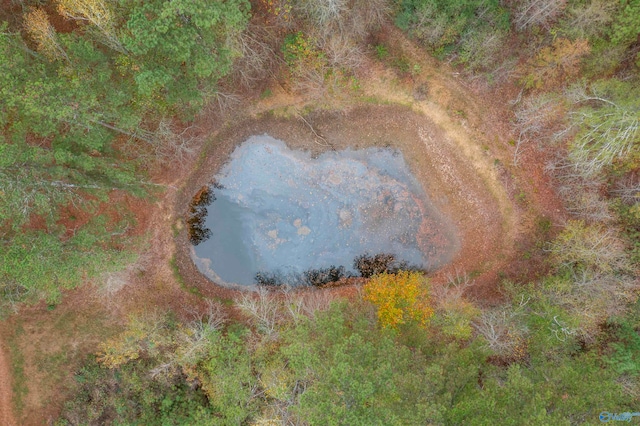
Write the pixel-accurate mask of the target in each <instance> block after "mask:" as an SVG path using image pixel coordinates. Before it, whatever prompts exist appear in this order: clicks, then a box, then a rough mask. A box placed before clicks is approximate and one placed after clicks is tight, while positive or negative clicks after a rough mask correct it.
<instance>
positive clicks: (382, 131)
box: [174, 105, 502, 296]
mask: <svg viewBox="0 0 640 426" xmlns="http://www.w3.org/2000/svg"><path fill="white" fill-rule="evenodd" d="M261 134H268V135H270V136H272V137H274V138H276V139H280V140H282V141H284V142H285V143H286V144H287V145H288V146H289V147H290V148H291V149H298V150H305V151H309V152H310V153H311V154H312V155H314V156H315V155H319V154H321V153H323V152H326V151H329V150H342V149H346V148H350V149H354V150H357V149H364V148H368V147H381V148H395V149H398V150H400V151H401V152H402V153H403V155H404V157H405V160H406V162H407V164H408V166H409V168H410V170H411V172H412V173H413V174H414V176H415V177H416V179H418V181H419V182H420V183H421V184H422V185H423V187H424V189H425V191H426V193H427V194H428V196H429V197H430V199H431V201H432V203H433V205H434V207H435V208H436V209H437V210H438V211H439V212H440V213H441V214H442V215H443V216H446V217H447V218H449V220H450V221H451V222H453V223H454V224H455V226H456V227H457V240H458V241H459V242H460V245H459V247H457V250H456V252H457V254H456V255H455V256H454V258H453V259H452V260H451V261H450V262H449V263H447V264H446V265H444V266H442V267H441V268H439V269H437V270H436V271H434V272H433V273H432V274H431V275H432V276H433V277H434V279H435V280H436V281H441V279H439V278H443V277H444V276H446V275H449V274H451V273H452V272H453V271H458V270H465V271H478V272H480V273H481V272H482V270H483V269H486V266H487V265H485V264H486V263H487V262H489V261H490V259H491V258H492V257H493V256H495V253H496V252H498V251H499V250H498V245H499V241H500V239H501V234H502V225H501V222H502V218H501V214H500V209H499V206H498V204H497V202H496V200H495V199H494V197H493V196H492V192H491V190H490V188H488V187H486V186H485V185H484V184H483V182H482V181H481V180H480V179H478V177H477V176H476V173H475V171H474V169H473V167H472V166H471V165H470V164H468V163H467V162H466V161H465V159H464V158H461V155H460V154H459V152H457V149H456V144H455V143H454V142H453V141H451V140H449V139H448V138H447V136H446V134H445V133H444V132H443V131H442V130H441V129H439V128H438V127H437V126H436V125H435V124H434V123H433V122H432V121H431V120H430V119H429V118H428V117H427V116H425V115H422V114H420V113H418V112H414V111H413V110H411V109H410V108H408V107H403V106H394V105H391V106H389V105H360V106H354V107H352V108H350V109H349V110H341V111H328V110H317V111H312V112H310V113H308V114H306V115H305V116H304V117H302V116H299V115H294V116H292V117H279V116H275V115H274V114H273V113H265V114H263V115H261V116H260V117H257V118H245V119H244V120H236V121H235V123H234V124H229V125H228V126H227V128H225V129H223V130H221V131H220V132H218V134H216V135H215V136H214V137H212V139H211V141H210V143H209V145H208V146H207V148H206V150H205V152H204V153H203V157H202V158H204V160H203V161H202V162H201V164H200V165H199V167H198V168H197V169H195V170H194V171H193V173H192V174H191V176H190V177H189V178H188V179H187V180H186V182H185V184H184V185H183V186H182V188H181V190H180V193H179V195H178V197H177V202H176V204H175V212H174V214H175V216H174V217H176V218H177V221H178V222H177V224H176V225H177V226H176V227H177V228H178V229H180V232H179V233H178V236H177V238H176V241H177V251H176V257H175V260H176V266H177V267H178V271H179V273H180V275H181V276H182V277H183V279H184V280H185V282H187V283H189V285H193V286H195V287H197V289H198V290H199V291H200V292H201V293H203V294H205V295H206V294H208V293H210V287H211V286H212V285H214V284H215V283H212V282H211V281H210V280H209V279H207V278H206V277H204V276H203V275H202V274H201V273H200V272H199V271H198V269H197V267H196V266H195V264H194V263H193V261H192V259H191V254H190V253H191V244H190V242H189V239H188V234H187V231H186V226H185V225H184V221H185V218H186V217H187V214H188V206H189V203H190V201H191V199H192V198H193V196H194V195H195V194H196V193H197V192H198V190H200V188H202V187H203V186H205V185H207V184H208V183H209V182H210V181H211V179H212V177H213V176H214V175H215V174H216V173H218V171H219V170H220V169H221V168H222V167H223V166H224V164H225V163H226V162H227V161H228V159H229V156H230V155H231V153H232V152H233V150H234V149H235V148H236V147H237V146H238V145H239V144H241V143H243V142H244V141H246V140H247V139H248V138H249V137H251V136H253V135H261ZM216 287H219V286H217V285H216ZM218 290H220V289H218ZM226 290H228V291H229V292H230V293H235V292H236V291H237V290H233V289H226ZM230 296H231V294H230Z"/></svg>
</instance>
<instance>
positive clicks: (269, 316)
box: [236, 287, 282, 337]
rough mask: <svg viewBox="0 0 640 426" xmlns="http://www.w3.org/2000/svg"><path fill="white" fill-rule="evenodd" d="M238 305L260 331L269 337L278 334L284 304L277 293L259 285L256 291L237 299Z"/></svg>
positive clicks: (246, 293)
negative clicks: (272, 292) (282, 304)
mask: <svg viewBox="0 0 640 426" xmlns="http://www.w3.org/2000/svg"><path fill="white" fill-rule="evenodd" d="M236 306H238V307H239V308H240V309H241V310H242V311H243V312H244V313H245V314H247V315H248V316H249V318H250V319H251V321H253V323H254V324H255V326H256V327H257V329H258V331H260V332H261V333H263V334H265V335H266V336H267V337H275V336H276V335H277V326H278V324H279V323H280V321H281V320H282V311H281V308H282V306H281V303H280V301H279V300H278V298H277V296H276V295H275V294H271V293H270V292H269V291H268V290H267V289H265V288H264V287H258V290H257V291H256V292H248V291H247V292H245V293H243V294H242V296H240V298H239V300H236Z"/></svg>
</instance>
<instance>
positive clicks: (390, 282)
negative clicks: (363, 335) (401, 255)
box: [364, 271, 433, 328]
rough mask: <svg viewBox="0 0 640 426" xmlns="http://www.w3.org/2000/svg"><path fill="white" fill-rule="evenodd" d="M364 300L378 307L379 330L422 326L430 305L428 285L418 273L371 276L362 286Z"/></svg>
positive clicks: (404, 272) (427, 318) (426, 318)
mask: <svg viewBox="0 0 640 426" xmlns="http://www.w3.org/2000/svg"><path fill="white" fill-rule="evenodd" d="M364 294H365V296H364V299H365V300H367V301H369V302H372V303H373V304H374V305H376V307H377V308H378V319H379V321H380V324H382V326H383V327H391V328H397V327H398V325H400V324H406V323H416V322H417V323H418V324H419V325H421V326H426V325H427V323H428V322H429V319H430V318H431V316H433V309H432V308H431V306H430V300H429V290H428V282H427V280H426V279H425V278H424V276H423V275H422V274H421V273H418V272H408V271H400V272H398V273H397V274H388V273H386V272H385V273H382V274H379V275H376V276H374V277H373V278H372V279H371V280H370V281H369V282H368V283H367V284H366V285H365V286H364Z"/></svg>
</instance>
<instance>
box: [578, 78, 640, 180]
mask: <svg viewBox="0 0 640 426" xmlns="http://www.w3.org/2000/svg"><path fill="white" fill-rule="evenodd" d="M566 96H567V98H568V99H570V100H571V101H572V102H573V104H574V105H575V106H576V107H579V106H580V105H589V104H590V103H594V102H595V103H596V104H597V105H599V106H600V105H601V106H602V107H600V108H596V109H594V108H583V109H579V110H577V111H573V112H572V113H571V114H570V115H571V118H572V121H573V123H572V126H575V127H577V128H579V129H585V130H584V131H582V132H581V133H580V134H579V136H578V137H577V139H576V140H575V141H574V143H573V146H572V149H571V152H570V155H569V157H570V159H571V160H572V162H573V163H574V168H575V169H576V171H580V172H581V173H583V174H584V175H585V176H587V177H593V176H595V175H597V174H598V173H599V172H600V171H601V170H602V169H603V168H604V167H606V166H609V165H611V164H612V163H613V161H614V160H615V159H619V158H626V157H627V156H629V154H630V153H631V152H632V150H633V147H634V146H636V145H637V144H638V142H639V140H640V116H639V115H638V110H637V109H636V108H633V107H626V106H623V105H620V104H617V103H615V102H613V101H612V100H611V99H608V98H606V97H605V96H603V95H600V94H599V93H598V92H597V90H596V89H595V88H593V87H592V88H587V87H586V85H585V84H577V85H574V86H571V87H570V88H569V89H568V90H567V91H566Z"/></svg>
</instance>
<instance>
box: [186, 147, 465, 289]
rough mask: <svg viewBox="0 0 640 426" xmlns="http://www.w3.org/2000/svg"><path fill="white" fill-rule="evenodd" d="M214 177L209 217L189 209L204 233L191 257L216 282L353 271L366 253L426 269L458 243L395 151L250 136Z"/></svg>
mask: <svg viewBox="0 0 640 426" xmlns="http://www.w3.org/2000/svg"><path fill="white" fill-rule="evenodd" d="M214 179H215V182H216V184H217V187H216V188H215V189H214V188H211V190H212V191H213V193H214V196H213V195H211V196H210V198H211V200H215V201H213V202H212V203H211V204H210V205H209V206H207V207H206V209H207V214H206V216H203V215H202V208H203V207H202V206H201V205H198V204H197V203H194V205H198V206H199V207H198V209H197V211H196V214H195V215H194V216H193V217H194V218H195V219H197V222H198V223H197V225H198V226H199V227H200V228H199V229H196V230H195V231H192V233H191V234H192V235H196V234H197V235H198V236H201V235H204V236H207V238H202V239H196V240H194V239H193V238H192V242H193V243H194V244H195V245H194V248H193V250H192V258H193V260H194V262H195V263H196V265H197V267H198V269H199V270H200V271H201V272H202V273H203V274H205V275H206V276H207V277H209V278H210V279H211V280H213V281H214V282H217V283H221V284H240V285H251V284H254V283H255V277H256V274H259V273H263V274H265V273H266V274H275V273H278V274H280V275H281V276H291V277H295V276H302V275H301V274H303V273H304V272H305V271H309V270H320V269H323V268H330V267H333V266H344V268H345V270H346V271H347V272H355V270H354V259H356V258H357V257H358V256H360V255H362V254H363V253H371V254H376V253H388V254H391V255H393V256H395V258H396V259H398V260H399V261H402V262H405V264H407V265H412V266H413V267H418V268H421V269H432V268H435V267H438V266H439V265H441V264H443V263H446V262H448V261H449V260H450V259H451V258H452V256H453V255H454V254H455V252H456V251H457V249H458V247H459V241H458V240H457V233H456V231H455V227H454V226H453V224H452V223H451V221H450V220H448V219H447V218H445V217H444V216H443V215H442V214H441V213H439V212H438V211H437V209H436V208H435V207H434V205H433V204H432V203H431V201H430V200H429V197H428V196H427V194H426V192H425V190H424V188H423V187H422V185H421V183H420V182H419V181H418V180H417V179H416V178H415V177H414V176H413V175H412V174H411V172H410V170H409V168H408V166H407V164H406V162H405V160H404V157H403V155H402V153H401V152H400V151H398V150H397V149H392V148H379V147H378V148H373V147H370V148H366V149H359V150H352V149H346V150H342V151H328V152H324V153H322V154H320V155H318V156H316V157H314V156H312V155H311V153H309V152H305V151H300V150H291V149H289V148H288V147H287V145H286V144H285V143H284V142H282V141H279V140H276V139H274V138H272V137H270V136H268V135H262V136H252V137H251V138H249V139H248V140H247V141H246V142H244V143H242V144H241V145H239V146H238V147H237V148H236V149H235V150H234V152H233V153H232V154H231V157H230V159H229V161H228V162H227V164H226V165H225V166H224V167H223V168H222V170H221V171H220V172H219V173H218V174H217V175H216V176H215V177H214ZM201 194H202V192H199V193H198V195H199V197H200V198H199V199H198V200H194V201H201V199H202V196H201ZM192 209H193V208H192ZM203 217H204V220H202V219H203ZM207 229H208V230H210V231H211V232H210V234H209V233H208V231H207Z"/></svg>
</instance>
